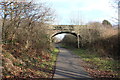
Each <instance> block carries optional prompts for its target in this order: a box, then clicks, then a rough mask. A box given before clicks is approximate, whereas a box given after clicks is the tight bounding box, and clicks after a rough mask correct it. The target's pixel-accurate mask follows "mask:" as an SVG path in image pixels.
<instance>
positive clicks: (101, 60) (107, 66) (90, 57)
mask: <svg viewBox="0 0 120 80" xmlns="http://www.w3.org/2000/svg"><path fill="white" fill-rule="evenodd" d="M72 51H73V52H74V53H75V54H76V55H78V56H80V57H81V58H82V59H83V60H84V61H86V62H87V63H90V64H92V65H94V66H95V68H97V69H98V70H106V71H118V68H120V63H119V62H118V61H116V60H114V59H111V58H107V57H101V56H100V55H99V54H97V53H92V52H91V51H89V50H84V49H72Z"/></svg>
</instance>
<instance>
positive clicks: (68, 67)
mask: <svg viewBox="0 0 120 80" xmlns="http://www.w3.org/2000/svg"><path fill="white" fill-rule="evenodd" d="M59 50H60V53H59V54H58V58H57V63H56V70H55V74H54V77H53V78H54V80H57V79H61V78H64V79H65V80H71V79H72V80H76V79H77V80H90V76H88V73H87V72H86V71H85V70H84V68H83V67H81V64H80V61H81V59H80V58H79V57H78V56H76V55H73V54H72V53H71V52H70V51H69V50H67V49H64V48H59Z"/></svg>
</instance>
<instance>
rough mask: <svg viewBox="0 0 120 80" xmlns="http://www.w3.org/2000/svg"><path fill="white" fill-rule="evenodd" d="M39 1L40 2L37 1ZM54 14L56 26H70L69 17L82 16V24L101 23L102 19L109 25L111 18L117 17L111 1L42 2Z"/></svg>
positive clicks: (71, 0) (62, 0) (47, 0)
mask: <svg viewBox="0 0 120 80" xmlns="http://www.w3.org/2000/svg"><path fill="white" fill-rule="evenodd" d="M36 1H38V0H36ZM39 1H40V0H39ZM44 1H46V2H48V3H49V4H50V5H51V7H52V8H53V9H54V10H55V12H56V15H57V16H56V22H55V23H56V24H70V17H74V16H75V15H78V14H79V15H80V16H82V18H83V20H84V23H87V22H91V21H99V22H102V21H103V20H104V19H107V20H109V21H110V22H111V23H114V22H113V21H112V17H115V16H117V14H115V9H114V8H113V7H112V0H44Z"/></svg>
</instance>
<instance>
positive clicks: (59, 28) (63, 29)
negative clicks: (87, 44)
mask: <svg viewBox="0 0 120 80" xmlns="http://www.w3.org/2000/svg"><path fill="white" fill-rule="evenodd" d="M83 29H88V27H87V25H48V31H47V32H48V34H49V35H50V39H52V38H53V37H54V36H56V35H58V34H62V33H69V34H72V35H74V36H76V37H77V45H78V48H79V44H80V43H79V42H80V38H81V37H80V31H81V30H83Z"/></svg>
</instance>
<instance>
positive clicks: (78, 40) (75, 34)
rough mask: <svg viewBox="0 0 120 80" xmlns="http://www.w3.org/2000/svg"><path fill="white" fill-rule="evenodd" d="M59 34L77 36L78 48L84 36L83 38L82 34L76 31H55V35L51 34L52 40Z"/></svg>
mask: <svg viewBox="0 0 120 80" xmlns="http://www.w3.org/2000/svg"><path fill="white" fill-rule="evenodd" d="M59 34H71V35H73V36H75V37H76V39H77V45H78V48H79V47H80V39H82V38H81V36H80V35H78V34H77V33H74V32H58V33H55V34H54V35H52V36H51V40H52V39H53V38H54V37H55V36H56V35H59ZM63 38H64V37H63Z"/></svg>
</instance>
